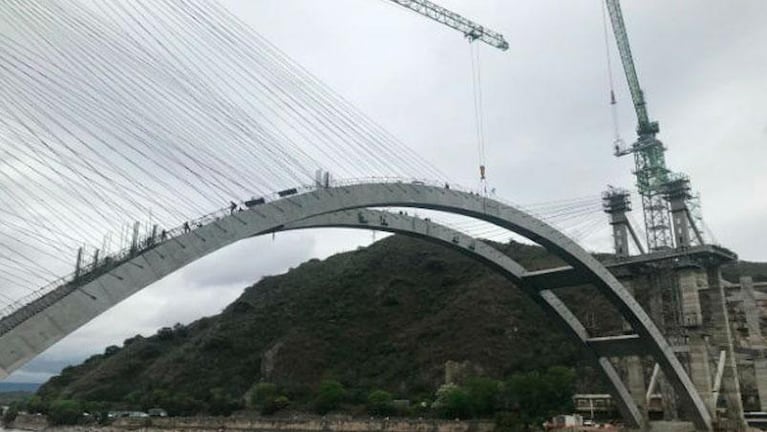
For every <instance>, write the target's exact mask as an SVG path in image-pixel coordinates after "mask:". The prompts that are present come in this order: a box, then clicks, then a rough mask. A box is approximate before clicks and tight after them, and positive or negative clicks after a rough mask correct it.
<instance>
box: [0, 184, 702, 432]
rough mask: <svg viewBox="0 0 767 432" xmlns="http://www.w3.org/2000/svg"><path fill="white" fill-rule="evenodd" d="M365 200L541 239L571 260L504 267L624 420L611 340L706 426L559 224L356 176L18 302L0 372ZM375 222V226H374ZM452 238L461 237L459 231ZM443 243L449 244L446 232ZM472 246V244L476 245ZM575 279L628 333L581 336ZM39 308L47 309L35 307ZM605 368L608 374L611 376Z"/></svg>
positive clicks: (437, 190) (633, 306) (670, 364)
mask: <svg viewBox="0 0 767 432" xmlns="http://www.w3.org/2000/svg"><path fill="white" fill-rule="evenodd" d="M368 207H415V208H423V209H431V210H439V211H445V212H450V213H455V214H461V215H465V216H469V217H474V218H477V219H481V220H484V221H486V222H490V223H492V224H495V225H497V226H500V227H503V228H506V229H509V230H511V231H514V232H516V233H518V234H521V235H523V236H525V237H527V238H529V239H531V240H533V241H535V242H536V243H538V244H540V245H542V246H543V247H545V248H546V249H547V250H549V251H550V252H552V253H553V254H555V255H557V256H558V257H560V258H561V259H563V260H564V261H565V262H566V263H568V264H569V265H570V267H569V268H567V269H559V270H557V271H550V272H527V271H526V270H525V269H524V268H521V267H520V266H518V265H517V266H514V265H513V264H509V263H508V262H507V264H509V265H510V266H511V267H509V268H510V269H513V270H514V272H513V273H512V272H507V274H513V275H516V276H514V277H518V278H520V280H521V281H523V282H524V283H523V284H522V286H525V287H529V288H528V289H532V290H537V291H538V293H539V296H538V297H537V298H540V299H541V300H543V301H544V302H545V307H546V308H548V309H552V308H553V309H555V310H556V311H557V316H558V317H559V318H560V320H564V321H563V322H565V323H566V324H567V326H568V328H569V329H570V333H571V335H574V336H575V337H578V338H579V339H580V340H581V341H582V342H583V343H585V344H586V345H587V347H588V348H589V349H590V350H591V352H592V353H593V355H594V356H595V357H596V361H597V362H598V363H599V364H600V367H601V369H602V371H603V372H604V373H605V374H607V375H608V381H610V382H611V384H613V388H614V391H617V392H619V393H620V394H616V396H617V398H616V400H617V401H618V402H619V405H620V408H621V411H622V412H623V414H624V416H625V418H626V420H627V421H629V422H636V423H637V424H639V422H640V421H641V416H640V415H639V414H638V410H636V406H635V405H634V404H633V403H629V401H630V396H627V395H628V392H627V391H625V387H623V386H622V384H621V385H620V386H617V384H615V383H614V381H616V380H617V382H620V379H619V378H618V377H617V374H615V370H614V369H613V368H612V366H611V365H610V364H609V361H608V360H607V358H606V355H601V354H600V352H599V351H600V349H602V348H600V347H603V348H605V347H610V349H611V350H612V349H614V348H615V347H624V348H626V349H627V350H628V351H631V350H632V349H636V348H637V347H639V348H642V349H644V350H646V351H647V353H649V354H651V355H652V356H653V357H654V359H655V360H656V362H657V363H658V364H659V365H660V366H661V368H662V369H663V371H664V374H665V376H666V377H667V379H668V380H669V381H670V383H671V384H672V385H673V386H674V388H675V390H676V392H677V394H678V395H679V396H680V397H681V399H682V402H683V404H684V405H685V407H686V408H687V409H688V411H689V412H690V413H691V414H692V417H693V421H694V423H695V425H696V427H697V428H699V429H706V430H710V429H711V415H710V413H709V412H708V410H707V408H706V406H705V404H704V403H703V401H702V399H701V397H700V395H699V394H698V393H697V391H696V390H695V388H694V386H693V384H692V382H691V381H690V379H689V377H688V376H687V374H686V373H685V371H684V369H683V367H682V365H681V363H680V362H679V360H678V359H677V358H676V357H675V355H674V353H673V351H672V350H671V347H670V346H669V344H668V343H667V342H666V340H665V339H664V338H663V336H662V335H661V333H660V331H659V330H658V328H657V327H656V326H655V324H654V323H653V322H652V321H651V320H650V318H649V316H648V315H647V314H646V313H645V312H644V310H643V309H642V308H641V307H640V306H639V304H638V303H637V302H636V300H635V299H634V298H633V296H631V295H630V294H629V293H628V291H626V289H625V288H624V287H623V286H622V285H621V284H620V283H619V282H618V280H617V279H615V277H614V276H613V275H612V274H611V273H610V272H609V271H608V270H607V269H606V268H605V267H604V266H602V265H601V264H600V263H599V262H598V261H597V260H596V259H595V258H593V257H592V256H591V255H590V254H588V253H587V252H586V251H585V250H583V249H582V248H581V247H580V246H578V245H577V244H575V243H574V242H573V241H572V240H570V239H569V238H567V237H566V236H564V235H563V234H562V233H560V232H559V231H557V230H555V229H553V228H552V227H550V226H549V225H547V224H545V223H544V222H542V221H540V220H538V219H536V218H534V217H532V216H530V215H528V214H526V213H524V212H522V211H520V210H518V209H516V208H514V207H511V206H508V205H505V204H502V203H500V202H498V201H495V200H492V199H488V198H486V197H482V196H479V195H476V194H471V193H466V192H460V191H457V190H455V189H448V188H446V187H435V186H427V185H424V184H410V183H363V184H354V185H349V186H340V187H330V188H319V189H314V190H311V191H308V192H305V193H301V194H296V195H290V196H287V197H284V198H282V199H279V200H276V201H273V202H269V203H265V204H262V205H259V206H257V207H252V208H250V209H249V210H248V211H243V212H235V213H233V214H231V215H229V216H226V217H222V218H220V219H216V220H213V221H211V222H210V223H207V224H205V225H202V226H200V227H198V228H196V229H194V230H191V231H190V232H187V233H184V234H181V235H179V236H176V237H173V238H171V239H169V240H166V241H163V242H161V243H158V244H156V245H153V246H152V247H151V248H148V249H147V250H145V251H142V252H141V253H138V254H135V256H130V257H127V258H126V259H124V260H123V261H121V262H120V263H119V265H115V266H114V267H112V268H110V269H109V270H108V271H104V272H102V273H99V274H98V275H96V276H94V277H88V275H87V274H86V275H84V276H83V277H82V278H81V279H80V280H78V281H75V282H72V283H70V284H67V285H65V286H62V287H60V288H57V289H56V290H54V291H53V292H51V293H49V294H48V295H47V296H48V299H49V300H50V299H52V298H55V301H47V302H46V301H43V300H44V299H45V298H46V297H43V299H39V300H40V301H38V302H37V304H36V306H35V307H36V308H37V309H39V310H37V309H36V310H30V308H27V309H26V310H25V308H22V309H20V310H18V311H16V312H14V313H13V314H12V315H10V316H6V317H4V318H3V319H2V320H0V368H1V369H0V375H2V376H5V375H7V374H9V373H10V372H12V371H13V370H15V369H17V368H19V367H20V366H21V365H23V364H24V363H26V362H27V361H28V360H30V359H31V358H33V357H34V356H36V355H38V354H39V353H41V352H42V351H44V350H45V349H46V348H48V347H49V346H51V345H52V344H54V343H55V342H56V341H58V340H60V339H62V338H63V337H64V336H66V335H67V334H69V333H71V332H72V331H74V330H76V329H77V328H79V327H80V326H82V325H84V324H85V323H87V322H88V321H90V320H91V319H93V318H95V317H96V316H98V315H99V314H101V313H103V312H104V311H105V310H107V309H109V308H110V307H111V306H113V305H115V304H117V303H119V302H120V301H122V300H124V299H125V298H127V297H128V296H130V295H132V294H134V293H135V292H137V291H138V290H140V289H143V288H144V287H146V286H148V285H150V284H151V283H153V282H155V281H157V280H159V279H161V278H163V277H165V276H167V275H168V274H170V273H172V272H174V271H176V270H178V269H179V268H181V267H183V266H185V265H187V264H189V263H190V262H192V261H194V260H196V259H199V258H201V257H203V256H205V255H207V254H210V253H212V252H214V251H216V250H218V249H220V248H222V247H224V246H226V245H229V244H231V243H234V242H236V241H238V240H241V239H244V238H247V237H252V236H256V235H260V234H265V233H270V232H273V231H279V230H283V229H290V228H291V227H295V228H298V227H299V225H298V223H299V222H300V221H302V220H305V219H308V218H312V217H319V216H322V215H329V214H332V213H336V212H339V211H343V210H350V209H363V208H368ZM328 217H330V216H328ZM414 220H415V219H414ZM360 222H361V221H360ZM291 224H293V225H291ZM432 225H436V224H432ZM375 229H377V230H382V228H381V226H380V224H379V226H376V228H375ZM457 241H458V242H460V238H459V239H458V240H457ZM450 242H451V243H455V241H454V240H453V239H451V240H450ZM477 245H478V243H475V245H474V247H475V248H476V247H477ZM496 252H497V251H496ZM498 253H500V252H498ZM494 266H495V265H494ZM583 283H589V284H592V285H593V286H595V287H596V288H597V289H598V290H599V291H600V292H601V293H602V294H603V295H605V296H606V298H607V299H608V300H610V302H611V303H612V304H613V305H615V306H616V308H617V309H618V310H619V311H620V313H621V315H622V316H623V317H624V319H626V321H627V322H628V323H629V324H630V325H631V326H632V328H633V329H634V331H635V332H636V335H633V336H632V337H631V338H627V339H626V340H622V341H621V340H609V341H600V340H595V339H593V338H589V337H588V333H587V332H586V331H585V329H583V326H579V323H577V319H576V320H575V321H572V320H571V321H570V322H569V323H568V322H567V321H568V318H565V317H570V318H572V319H575V317H574V316H573V315H572V314H571V313H570V312H569V311H568V310H567V309H566V307H564V304H562V303H561V302H559V301H558V299H557V298H556V296H554V295H553V292H551V289H554V288H560V287H566V286H573V285H580V284H583ZM62 290H63V291H62ZM542 304H543V303H542ZM41 305H42V306H44V307H41ZM30 306H33V305H32V304H30ZM41 310H45V312H46V313H39V312H40V311H41ZM30 312H32V313H30ZM576 323H577V324H576ZM611 374H612V375H614V376H612V377H611V376H610V375H611ZM621 387H622V389H621ZM624 391H625V392H624ZM632 407H633V408H632Z"/></svg>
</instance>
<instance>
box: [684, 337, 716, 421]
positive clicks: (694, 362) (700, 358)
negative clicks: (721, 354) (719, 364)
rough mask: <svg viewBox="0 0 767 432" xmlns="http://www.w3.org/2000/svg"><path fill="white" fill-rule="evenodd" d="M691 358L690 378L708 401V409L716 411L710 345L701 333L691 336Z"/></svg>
mask: <svg viewBox="0 0 767 432" xmlns="http://www.w3.org/2000/svg"><path fill="white" fill-rule="evenodd" d="M688 343H689V349H690V351H689V359H690V379H691V380H692V382H693V384H695V388H696V389H698V393H700V396H701V397H702V398H703V401H704V402H706V405H707V406H708V410H709V411H710V412H712V413H714V412H716V405H715V404H714V400H713V397H712V378H713V373H712V371H711V361H710V359H709V356H708V347H707V344H706V341H705V340H704V338H703V336H701V335H700V334H695V335H691V336H690V337H689V342H688Z"/></svg>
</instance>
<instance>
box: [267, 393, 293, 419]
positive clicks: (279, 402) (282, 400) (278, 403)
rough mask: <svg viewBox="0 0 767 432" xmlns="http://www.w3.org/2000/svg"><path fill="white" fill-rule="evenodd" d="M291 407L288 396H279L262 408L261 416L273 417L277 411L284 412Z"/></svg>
mask: <svg viewBox="0 0 767 432" xmlns="http://www.w3.org/2000/svg"><path fill="white" fill-rule="evenodd" d="M289 405H290V399H288V397H287V396H277V397H276V398H273V399H270V400H269V401H267V402H266V403H265V404H264V405H263V406H262V407H261V414H263V415H271V414H274V413H276V412H277V411H280V410H283V409H285V408H287V407H288V406H289Z"/></svg>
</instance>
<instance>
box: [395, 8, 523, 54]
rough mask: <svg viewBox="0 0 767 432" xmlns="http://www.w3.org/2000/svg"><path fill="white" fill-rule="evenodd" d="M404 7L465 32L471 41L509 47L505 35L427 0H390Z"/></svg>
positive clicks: (504, 48)
mask: <svg viewBox="0 0 767 432" xmlns="http://www.w3.org/2000/svg"><path fill="white" fill-rule="evenodd" d="M390 1H392V2H394V3H396V4H398V5H400V6H402V7H406V8H408V9H410V10H412V11H415V12H418V13H419V14H421V15H423V16H426V17H428V18H431V19H433V20H434V21H437V22H439V23H442V24H444V25H446V26H448V27H451V28H453V29H456V30H458V31H460V32H462V33H463V35H464V36H466V38H468V39H469V40H470V41H475V40H480V41H482V42H484V43H486V44H488V45H490V46H493V47H495V48H498V49H500V50H502V51H506V50H507V49H509V43H508V42H506V39H504V38H503V35H502V34H500V33H497V32H494V31H492V30H490V29H487V28H485V27H483V26H481V25H479V24H477V23H475V22H474V21H471V20H469V19H466V18H464V17H463V16H461V15H459V14H457V13H455V12H452V11H450V10H448V9H445V8H443V7H442V6H439V5H437V4H434V3H432V2H430V1H427V0H390Z"/></svg>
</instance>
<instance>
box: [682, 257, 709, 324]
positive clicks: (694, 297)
mask: <svg viewBox="0 0 767 432" xmlns="http://www.w3.org/2000/svg"><path fill="white" fill-rule="evenodd" d="M677 277H678V278H679V297H680V300H681V303H682V304H681V305H680V306H681V311H682V325H683V326H685V327H687V328H695V327H699V326H700V325H701V324H703V315H702V313H701V307H700V296H699V294H698V291H699V290H701V289H705V288H706V287H707V285H708V284H707V283H706V274H705V273H703V272H702V271H701V270H698V269H694V268H685V269H680V270H678V271H677Z"/></svg>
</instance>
